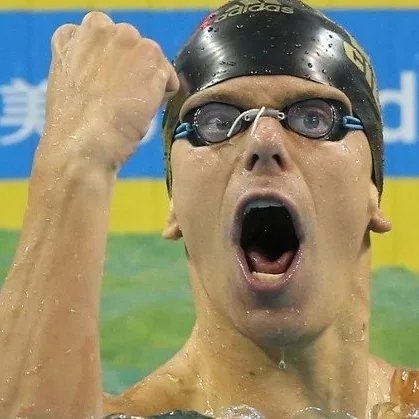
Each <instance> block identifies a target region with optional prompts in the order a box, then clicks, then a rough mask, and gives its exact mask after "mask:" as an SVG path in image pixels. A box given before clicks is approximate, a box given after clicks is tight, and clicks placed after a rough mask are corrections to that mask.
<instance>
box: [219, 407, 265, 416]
mask: <svg viewBox="0 0 419 419" xmlns="http://www.w3.org/2000/svg"><path fill="white" fill-rule="evenodd" d="M221 417H222V419H265V417H264V416H263V415H262V413H260V412H258V411H257V410H256V409H255V408H253V407H250V406H246V405H245V404H242V405H240V406H232V407H229V408H228V409H223V410H222V412H221Z"/></svg>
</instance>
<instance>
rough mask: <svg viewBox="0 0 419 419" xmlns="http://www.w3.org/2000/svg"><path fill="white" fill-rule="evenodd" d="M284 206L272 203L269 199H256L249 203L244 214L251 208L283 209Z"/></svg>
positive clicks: (276, 202)
mask: <svg viewBox="0 0 419 419" xmlns="http://www.w3.org/2000/svg"><path fill="white" fill-rule="evenodd" d="M283 206H284V204H281V203H280V202H278V201H273V200H271V199H256V200H255V201H251V202H249V203H248V204H247V205H246V207H245V209H244V213H245V214H247V213H248V212H250V210H251V209H253V208H268V207H283Z"/></svg>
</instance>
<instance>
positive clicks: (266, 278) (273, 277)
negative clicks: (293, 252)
mask: <svg viewBox="0 0 419 419" xmlns="http://www.w3.org/2000/svg"><path fill="white" fill-rule="evenodd" d="M252 275H253V276H254V277H255V278H256V279H257V280H258V281H260V282H264V283H269V282H277V281H279V280H280V279H281V278H282V277H283V276H284V274H265V273H262V272H252Z"/></svg>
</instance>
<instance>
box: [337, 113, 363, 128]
mask: <svg viewBox="0 0 419 419" xmlns="http://www.w3.org/2000/svg"><path fill="white" fill-rule="evenodd" d="M342 126H343V127H344V128H347V129H353V130H360V131H363V130H364V127H363V125H362V121H361V120H360V119H358V118H355V117H354V116H344V117H343V121H342Z"/></svg>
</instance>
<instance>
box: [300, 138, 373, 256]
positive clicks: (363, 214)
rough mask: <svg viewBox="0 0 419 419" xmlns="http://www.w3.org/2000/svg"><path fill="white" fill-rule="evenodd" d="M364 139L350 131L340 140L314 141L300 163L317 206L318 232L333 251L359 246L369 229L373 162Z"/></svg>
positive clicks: (323, 241)
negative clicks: (308, 152) (315, 143)
mask: <svg viewBox="0 0 419 419" xmlns="http://www.w3.org/2000/svg"><path fill="white" fill-rule="evenodd" d="M365 142H366V139H364V138H362V137H357V135H356V134H350V135H348V136H347V137H346V138H345V139H344V140H342V141H340V142H337V143H321V144H317V146H316V145H314V146H313V149H312V150H311V153H310V154H309V155H310V158H309V160H308V161H307V162H305V164H302V166H301V167H302V169H301V170H302V172H303V176H304V178H305V179H306V181H307V183H308V186H309V189H310V191H311V196H312V199H313V201H314V206H315V208H316V216H317V223H318V226H319V231H318V234H320V235H321V239H322V240H321V242H322V243H325V246H327V247H328V248H329V247H330V249H329V250H330V251H331V252H333V253H336V248H340V249H341V251H342V250H343V249H344V248H346V250H348V251H349V250H350V249H351V248H358V247H359V245H360V244H361V243H362V240H363V237H364V235H365V232H366V229H367V225H368V221H369V220H368V213H369V194H370V185H371V173H372V163H371V155H370V150H369V146H368V143H367V144H365ZM336 245H337V246H336ZM333 247H335V249H334V250H333Z"/></svg>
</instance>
